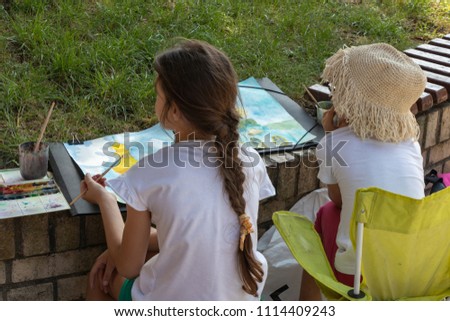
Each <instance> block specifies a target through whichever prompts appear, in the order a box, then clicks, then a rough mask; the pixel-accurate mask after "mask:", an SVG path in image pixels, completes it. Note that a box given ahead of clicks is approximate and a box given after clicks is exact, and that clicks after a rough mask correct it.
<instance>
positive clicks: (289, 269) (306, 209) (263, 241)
mask: <svg viewBox="0 0 450 321" xmlns="http://www.w3.org/2000/svg"><path fill="white" fill-rule="evenodd" d="M329 200H330V199H329V197H328V193H327V189H326V188H321V189H317V190H315V191H312V192H311V193H309V194H307V195H306V196H304V197H303V198H301V199H300V200H299V201H298V202H297V203H296V204H295V205H294V206H293V207H292V208H291V209H290V211H291V212H295V213H299V214H302V215H304V216H306V217H308V218H309V219H310V220H311V221H314V220H315V217H316V213H317V212H318V210H319V208H320V207H321V206H322V205H324V204H325V203H327V202H328V201H329ZM258 250H259V251H260V252H261V253H262V254H263V255H264V256H265V257H266V259H267V263H268V268H269V272H268V275H267V281H266V285H265V286H264V289H263V292H262V300H263V301H279V300H282V301H297V300H298V297H299V293H300V283H301V279H302V273H303V269H302V268H301V267H300V265H299V264H298V263H297V261H296V260H295V259H294V257H293V256H292V254H291V251H290V250H289V248H288V247H287V245H286V243H284V240H283V238H282V237H281V235H280V233H278V230H277V229H276V227H275V226H272V227H271V228H270V229H268V230H267V231H266V232H265V233H264V234H263V235H262V236H261V238H260V239H259V241H258Z"/></svg>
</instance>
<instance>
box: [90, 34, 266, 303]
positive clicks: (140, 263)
mask: <svg viewBox="0 0 450 321" xmlns="http://www.w3.org/2000/svg"><path fill="white" fill-rule="evenodd" d="M154 68H155V71H156V73H157V78H156V92H157V99H156V104H155V112H156V115H157V116H158V119H159V120H160V122H161V125H162V126H163V127H164V128H165V129H168V130H172V131H173V132H174V133H175V142H174V144H173V145H171V146H168V147H164V148H162V149H161V150H159V151H158V152H156V153H154V154H152V155H150V156H147V157H144V158H143V159H141V160H140V161H139V162H138V163H137V164H136V165H134V166H133V167H132V168H130V170H128V171H127V172H126V173H125V174H124V175H122V176H120V177H119V178H116V179H113V180H110V181H108V182H104V181H103V180H100V181H99V182H96V181H95V177H91V176H90V175H89V174H87V175H86V177H85V179H84V181H83V182H82V183H81V190H82V191H85V190H87V192H86V194H85V196H84V198H85V199H86V200H88V201H90V202H92V203H95V204H98V205H99V207H100V211H101V215H102V219H103V224H104V229H105V234H106V241H107V246H108V249H107V250H106V251H105V252H104V253H103V254H101V255H100V256H99V258H98V259H97V261H96V262H95V264H94V266H93V267H92V270H91V273H90V277H89V285H88V289H87V298H88V299H93V300H101V299H119V300H185V301H187V300H258V299H259V298H260V294H261V291H262V288H263V286H264V283H265V280H266V277H267V262H266V260H265V258H264V256H263V255H262V254H261V253H259V252H258V251H257V249H256V242H257V231H256V223H257V215H258V205H259V201H260V200H261V199H263V198H265V197H269V196H272V195H274V188H273V186H272V184H271V182H270V180H269V178H268V176H267V173H266V169H265V166H264V163H263V161H262V160H261V158H260V157H259V155H258V154H257V153H256V152H255V151H254V150H252V149H250V148H244V147H243V146H240V145H239V143H238V139H239V133H238V126H239V114H238V112H237V110H236V107H235V105H236V101H237V96H238V91H237V76H236V73H235V71H234V68H233V66H232V64H231V62H230V60H229V59H228V57H227V56H226V55H225V54H224V53H223V52H221V51H219V50H218V49H216V48H214V47H213V46H211V45H209V44H207V43H205V42H201V41H197V40H184V41H181V42H179V43H178V44H177V45H175V46H174V47H173V48H171V49H169V50H166V51H165V52H163V53H162V54H160V55H158V56H157V57H156V59H155V63H154ZM105 184H107V185H109V186H110V187H111V188H112V189H113V190H114V191H115V192H116V194H118V195H119V196H120V197H121V198H122V199H124V200H125V201H126V203H127V218H126V221H125V222H123V219H122V216H121V213H120V211H119V208H118V206H117V201H116V199H115V196H114V195H113V194H112V193H109V192H108V191H107V190H106V189H105V188H104V186H105ZM152 223H153V224H154V225H156V229H154V228H153V227H151V224H152Z"/></svg>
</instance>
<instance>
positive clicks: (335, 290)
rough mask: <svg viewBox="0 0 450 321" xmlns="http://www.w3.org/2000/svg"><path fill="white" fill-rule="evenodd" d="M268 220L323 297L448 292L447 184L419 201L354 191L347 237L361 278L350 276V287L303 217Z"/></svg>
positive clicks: (278, 215)
mask: <svg viewBox="0 0 450 321" xmlns="http://www.w3.org/2000/svg"><path fill="white" fill-rule="evenodd" d="M273 221H274V224H275V226H276V227H277V229H278V231H279V232H280V235H281V236H282V237H283V239H284V241H285V242H286V244H287V246H288V248H289V249H290V250H291V252H292V255H293V256H294V258H295V259H296V260H297V261H298V262H299V264H300V265H301V266H302V267H303V269H304V270H306V271H307V272H308V273H309V274H310V275H311V276H312V277H313V278H314V279H315V280H316V283H317V284H318V286H319V287H320V289H321V290H322V293H323V294H324V295H325V296H326V297H327V298H328V299H329V300H442V299H444V298H445V297H448V296H450V188H446V189H444V190H442V191H440V192H437V193H434V194H432V195H430V196H427V197H425V198H423V199H421V200H416V199H412V198H409V197H405V196H402V195H398V194H394V193H390V192H388V191H385V190H382V189H379V188H374V187H370V188H364V189H360V190H358V191H357V192H356V198H355V204H354V209H353V216H352V220H351V227H350V236H351V239H352V242H353V245H354V247H355V252H356V257H357V258H356V269H357V271H361V274H362V277H363V283H362V284H360V283H359V281H360V278H359V277H355V283H354V286H353V287H349V286H346V285H344V284H342V283H340V282H338V281H337V280H336V278H335V277H334V274H333V271H332V270H331V267H330V264H329V262H328V260H327V258H326V255H325V251H324V249H323V246H322V242H321V240H320V236H319V235H318V234H317V232H316V231H315V229H314V226H313V223H312V222H311V221H310V220H309V219H308V218H306V217H304V216H302V215H299V214H297V213H292V212H287V211H279V212H275V213H274V215H273ZM357 275H359V273H357Z"/></svg>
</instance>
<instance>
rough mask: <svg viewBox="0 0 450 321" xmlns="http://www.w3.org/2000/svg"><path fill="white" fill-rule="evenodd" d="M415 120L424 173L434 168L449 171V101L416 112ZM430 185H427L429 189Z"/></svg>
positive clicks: (443, 171)
mask: <svg viewBox="0 0 450 321" xmlns="http://www.w3.org/2000/svg"><path fill="white" fill-rule="evenodd" d="M416 118H417V121H418V123H419V125H420V129H421V137H420V143H421V147H422V156H423V161H424V162H423V163H424V164H423V165H424V170H425V173H428V172H429V171H430V170H431V169H435V170H436V171H437V172H438V173H448V172H450V103H449V102H444V103H442V104H439V105H437V106H434V107H433V108H431V109H429V110H427V111H425V112H421V113H418V114H417V115H416ZM430 188H431V185H430V186H427V189H428V190H429V189H430Z"/></svg>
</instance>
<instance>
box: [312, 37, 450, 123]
mask: <svg viewBox="0 0 450 321" xmlns="http://www.w3.org/2000/svg"><path fill="white" fill-rule="evenodd" d="M404 53H405V54H406V55H408V56H409V57H411V58H412V59H413V60H414V61H415V62H416V63H417V64H418V65H419V66H420V67H421V68H422V69H423V70H424V72H425V75H426V77H427V85H426V88H425V91H424V92H423V94H422V95H421V96H420V98H419V99H418V100H417V102H416V103H415V104H414V105H413V106H411V111H412V112H413V113H414V114H418V113H422V112H424V111H426V110H428V109H430V108H432V107H433V106H435V105H438V104H440V103H443V102H445V101H447V100H448V99H449V98H450V97H449V93H450V34H448V35H445V36H444V37H443V38H437V39H433V40H431V41H430V42H429V43H428V44H422V45H419V46H417V47H416V48H413V49H407V50H405V51H404ZM308 90H309V92H310V93H311V94H312V95H313V96H314V98H315V99H316V100H317V101H322V100H330V98H331V96H330V90H329V89H328V87H326V86H323V85H321V84H314V85H312V86H310V87H308ZM305 99H306V100H309V101H310V100H311V98H310V97H309V95H307V94H305Z"/></svg>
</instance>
